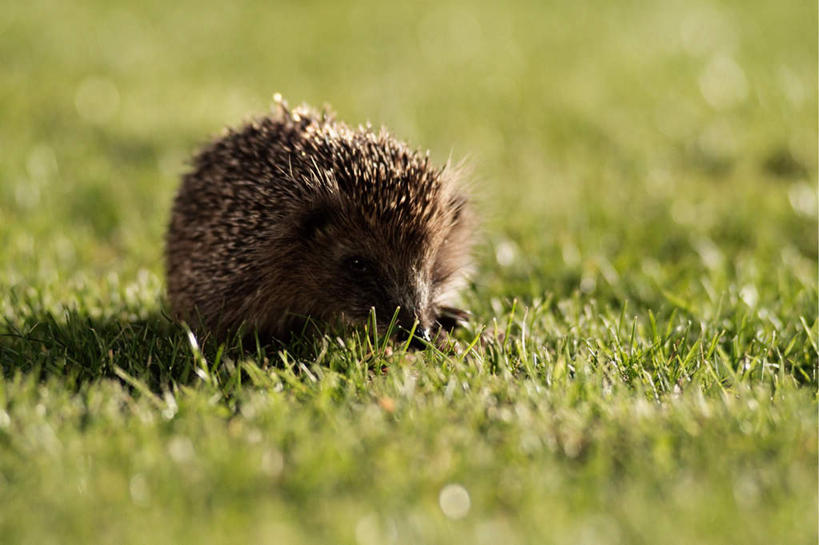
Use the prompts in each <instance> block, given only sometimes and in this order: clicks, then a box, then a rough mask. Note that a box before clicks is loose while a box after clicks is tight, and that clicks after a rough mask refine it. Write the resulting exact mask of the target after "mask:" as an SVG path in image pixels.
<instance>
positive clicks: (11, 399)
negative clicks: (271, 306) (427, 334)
mask: <svg viewBox="0 0 819 545" xmlns="http://www.w3.org/2000/svg"><path fill="white" fill-rule="evenodd" d="M0 58H2V59H3V63H4V68H3V70H2V71H0V97H2V100H0V113H1V114H2V120H3V122H2V123H0V318H1V319H2V324H0V369H2V379H0V535H2V536H3V537H2V539H0V541H3V542H6V541H7V542H9V543H38V544H39V543H68V542H70V543H89V542H116V543H131V542H140V543H142V542H151V543H173V544H179V543H237V542H262V543H266V542H272V543H358V544H360V545H367V544H371V543H372V544H375V543H473V542H474V543H512V544H514V543H544V542H545V543H649V542H651V543H653V542H662V543H680V544H688V543H772V542H775V543H815V542H816V539H817V534H816V518H815V517H816V512H817V492H816V482H817V405H816V388H817V367H816V365H817V343H819V323H817V202H816V199H817V195H816V176H817V157H816V149H817V131H816V123H815V120H816V118H817V98H816V79H817V56H816V11H815V7H814V6H810V5H809V4H804V3H796V2H793V3H791V5H788V4H785V5H783V4H781V3H778V4H777V3H771V2H763V1H755V2H742V3H739V2H720V3H707V2H695V3H692V2H676V1H671V0H669V1H664V2H661V3H659V4H654V5H651V6H646V5H645V4H642V3H637V2H630V1H628V2H617V3H606V2H574V3H560V4H558V3H551V2H540V3H535V2H525V1H520V2H514V3H512V4H509V3H506V4H489V3H485V4H484V3H460V2H445V3H440V2H424V3H420V4H417V3H408V4H396V3H376V2H363V3H356V4H355V5H347V4H344V3H327V4H324V5H322V4H317V3H284V4H281V5H278V6H275V7H274V6H271V5H269V4H267V3H261V2H259V3H254V2H250V3H243V4H242V3H222V4H219V5H213V6H203V5H202V4H201V3H190V2H182V3H174V4H168V3H161V2H143V3H141V4H133V5H123V4H116V3H114V4H111V3H99V2H91V3H89V2H85V3H73V2H67V3H66V2H48V1H39V0H37V1H34V2H25V3H13V4H10V5H8V6H4V9H3V17H2V18H0ZM274 92H281V93H282V94H283V95H284V96H285V97H286V98H287V99H288V100H289V101H290V102H291V103H298V102H301V101H302V100H304V101H307V102H310V103H312V104H315V105H321V104H322V103H324V102H328V103H331V104H332V105H333V106H334V107H335V108H336V110H337V111H338V114H339V116H340V117H341V118H342V119H345V120H347V121H349V122H351V123H359V122H365V121H367V120H370V121H372V122H373V123H374V124H376V125H379V124H382V123H383V124H385V125H387V126H388V127H390V128H391V129H392V130H393V132H395V133H396V134H397V135H398V136H399V137H401V138H407V139H409V140H410V141H411V142H413V143H414V144H416V145H418V146H422V147H429V148H430V149H431V152H432V155H433V157H434V158H436V160H438V161H444V160H446V159H447V157H449V156H450V155H451V156H452V157H453V158H455V159H460V158H461V157H464V156H468V161H469V162H470V163H471V165H472V170H473V172H474V173H475V174H474V178H475V179H474V181H473V185H474V188H475V194H476V200H477V202H478V204H479V206H480V207H481V209H482V216H483V225H482V229H481V244H480V245H479V248H478V250H477V255H476V258H477V270H476V273H475V276H474V278H473V282H472V284H471V285H470V286H469V289H467V290H466V292H465V293H464V296H463V304H464V306H465V307H466V308H469V309H470V310H471V312H472V314H473V318H472V320H471V321H470V323H469V324H468V325H467V326H466V327H464V328H463V329H461V330H460V331H459V332H458V333H457V338H458V348H457V350H455V351H454V352H453V353H442V352H440V351H437V350H435V349H433V348H430V349H428V350H426V351H421V352H411V351H410V352H407V351H405V350H403V347H402V346H400V345H398V344H395V345H392V344H389V343H387V344H384V343H383V339H377V340H376V339H373V338H370V337H368V332H367V331H358V332H352V333H349V334H345V335H342V336H340V337H339V336H335V335H330V336H327V337H325V338H319V339H303V340H300V341H299V342H296V343H294V344H293V345H291V346H289V347H288V348H287V349H286V350H283V349H281V347H276V346H263V345H260V344H257V343H255V342H253V341H252V340H251V341H248V340H247V339H243V340H240V339H232V340H231V341H230V342H228V343H226V344H224V345H219V344H217V343H216V342H214V340H213V339H210V338H206V337H202V338H196V337H191V336H190V335H189V334H188V332H187V331H186V330H185V329H184V328H182V327H180V326H178V325H176V324H173V323H172V322H171V321H169V320H168V319H167V317H166V310H165V306H164V305H165V303H164V298H163V289H164V279H163V276H162V237H163V233H164V230H165V226H166V223H167V219H168V210H169V207H170V201H171V198H172V196H173V193H174V190H175V188H176V185H177V183H178V182H177V181H178V176H179V174H180V173H181V172H182V171H183V170H184V169H185V163H184V161H185V159H186V157H187V156H188V155H189V154H190V153H191V152H192V151H193V150H194V149H195V147H196V146H197V145H198V143H200V142H202V141H204V140H206V139H207V138H208V137H209V135H211V134H214V133H216V132H218V130H220V128H221V127H222V126H224V125H226V124H236V123H239V122H240V121H241V120H242V119H245V118H246V117H247V116H249V115H253V114H259V113H263V112H265V111H266V110H267V109H268V108H269V107H270V102H271V97H272V95H273V93H274Z"/></svg>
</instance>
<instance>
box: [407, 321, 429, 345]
mask: <svg viewBox="0 0 819 545" xmlns="http://www.w3.org/2000/svg"><path fill="white" fill-rule="evenodd" d="M431 341H432V337H430V335H429V330H428V329H427V328H425V327H421V326H420V325H419V326H418V327H416V328H415V335H413V336H412V340H411V341H410V346H411V347H412V348H415V349H416V350H423V349H424V348H426V347H427V344H429V343H430V342H431Z"/></svg>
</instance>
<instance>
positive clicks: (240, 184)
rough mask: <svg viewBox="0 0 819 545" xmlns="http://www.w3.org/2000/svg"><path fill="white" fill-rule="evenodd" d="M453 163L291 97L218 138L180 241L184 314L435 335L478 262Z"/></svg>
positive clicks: (171, 273) (185, 205)
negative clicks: (394, 326)
mask: <svg viewBox="0 0 819 545" xmlns="http://www.w3.org/2000/svg"><path fill="white" fill-rule="evenodd" d="M453 178H454V173H453V172H452V170H451V169H449V168H446V167H444V168H437V167H434V166H432V165H430V163H429V158H428V156H426V155H421V154H419V153H418V152H416V151H414V150H412V149H410V148H408V147H407V145H406V144H404V143H402V142H400V141H398V140H396V139H394V138H393V137H392V136H390V135H389V134H388V133H387V132H386V131H384V130H383V129H382V130H381V131H380V132H378V133H375V132H373V131H372V130H371V128H370V127H359V128H357V129H352V128H350V127H348V126H347V125H345V124H344V123H341V122H339V121H336V120H335V119H334V118H333V116H332V115H331V114H329V113H328V112H323V113H319V112H316V111H314V110H311V109H309V108H307V107H300V108H297V109H295V110H293V111H290V110H288V109H287V107H286V105H284V104H282V103H279V105H278V108H277V112H276V113H275V114H274V115H272V116H269V117H264V118H261V119H257V120H256V121H254V122H252V123H250V124H248V125H246V126H244V127H242V128H240V129H239V130H230V131H228V132H227V133H226V134H225V135H223V136H222V137H221V138H219V139H218V140H216V141H215V142H213V143H211V144H210V145H208V146H206V147H205V148H204V149H203V150H202V151H201V152H200V153H199V154H198V155H197V156H196V157H195V159H194V161H193V169H192V171H191V172H190V173H188V174H187V175H185V176H184V179H183V181H182V186H181V188H180V189H179V192H178V194H177V196H176V200H175V202H174V205H173V210H172V218H171V223H170V228H169V230H168V236H167V252H166V260H167V276H168V297H169V300H170V304H171V308H172V312H173V314H174V316H175V317H176V318H177V319H180V320H185V321H187V322H189V323H190V324H191V325H192V326H194V327H204V328H206V329H207V330H210V331H213V332H215V333H217V334H220V333H224V332H226V331H230V330H234V329H236V328H238V327H239V326H240V325H242V324H246V325H247V326H250V327H253V328H256V329H258V330H259V331H260V332H262V333H264V334H268V335H271V336H273V337H276V338H278V339H282V340H287V338H288V336H289V335H290V333H292V332H293V331H294V330H295V329H297V328H300V327H302V325H303V324H304V320H305V319H306V318H307V317H309V318H311V319H313V320H316V321H317V322H319V323H327V322H331V321H334V320H337V319H341V320H342V321H344V322H347V323H362V322H364V321H365V320H366V319H367V318H368V316H369V313H370V308H371V307H374V308H375V311H376V316H377V318H378V321H379V326H380V328H382V329H383V328H384V327H385V325H386V324H387V323H389V321H390V319H391V318H392V316H393V314H394V312H395V309H396V307H400V308H401V311H400V313H399V320H400V325H401V326H403V327H405V328H407V329H409V328H411V327H412V326H413V322H415V321H416V320H417V322H418V325H419V328H421V329H423V330H425V331H433V330H435V329H436V326H440V325H447V323H448V322H450V321H451V319H452V316H453V313H454V314H457V312H458V311H454V309H450V308H448V307H446V306H445V305H446V304H447V300H448V298H449V297H450V296H451V295H452V292H453V289H454V288H456V287H457V286H458V284H459V283H460V282H461V281H462V280H463V273H464V271H465V268H466V267H467V265H468V262H469V250H470V245H471V233H472V217H471V213H470V209H469V205H468V202H467V200H466V197H465V196H464V194H463V193H462V192H461V189H460V188H459V187H458V185H457V183H456V180H454V179H453Z"/></svg>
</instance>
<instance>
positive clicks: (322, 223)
mask: <svg viewBox="0 0 819 545" xmlns="http://www.w3.org/2000/svg"><path fill="white" fill-rule="evenodd" d="M330 214H331V211H330V207H329V206H326V205H319V206H314V207H312V208H310V209H309V210H308V211H307V212H306V213H304V214H303V215H302V217H301V218H300V220H299V222H298V226H299V227H298V235H299V237H300V238H301V239H302V240H312V239H313V238H314V237H315V236H316V233H318V232H319V231H321V230H322V229H324V228H325V227H326V226H327V224H328V223H330Z"/></svg>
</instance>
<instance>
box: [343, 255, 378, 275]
mask: <svg viewBox="0 0 819 545" xmlns="http://www.w3.org/2000/svg"><path fill="white" fill-rule="evenodd" d="M344 268H345V269H347V270H348V271H349V272H351V273H353V274H356V275H361V274H369V273H370V272H371V271H372V266H371V264H370V261H369V260H368V259H367V258H365V257H361V256H360V255H353V256H350V257H348V258H346V259H345V260H344Z"/></svg>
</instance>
